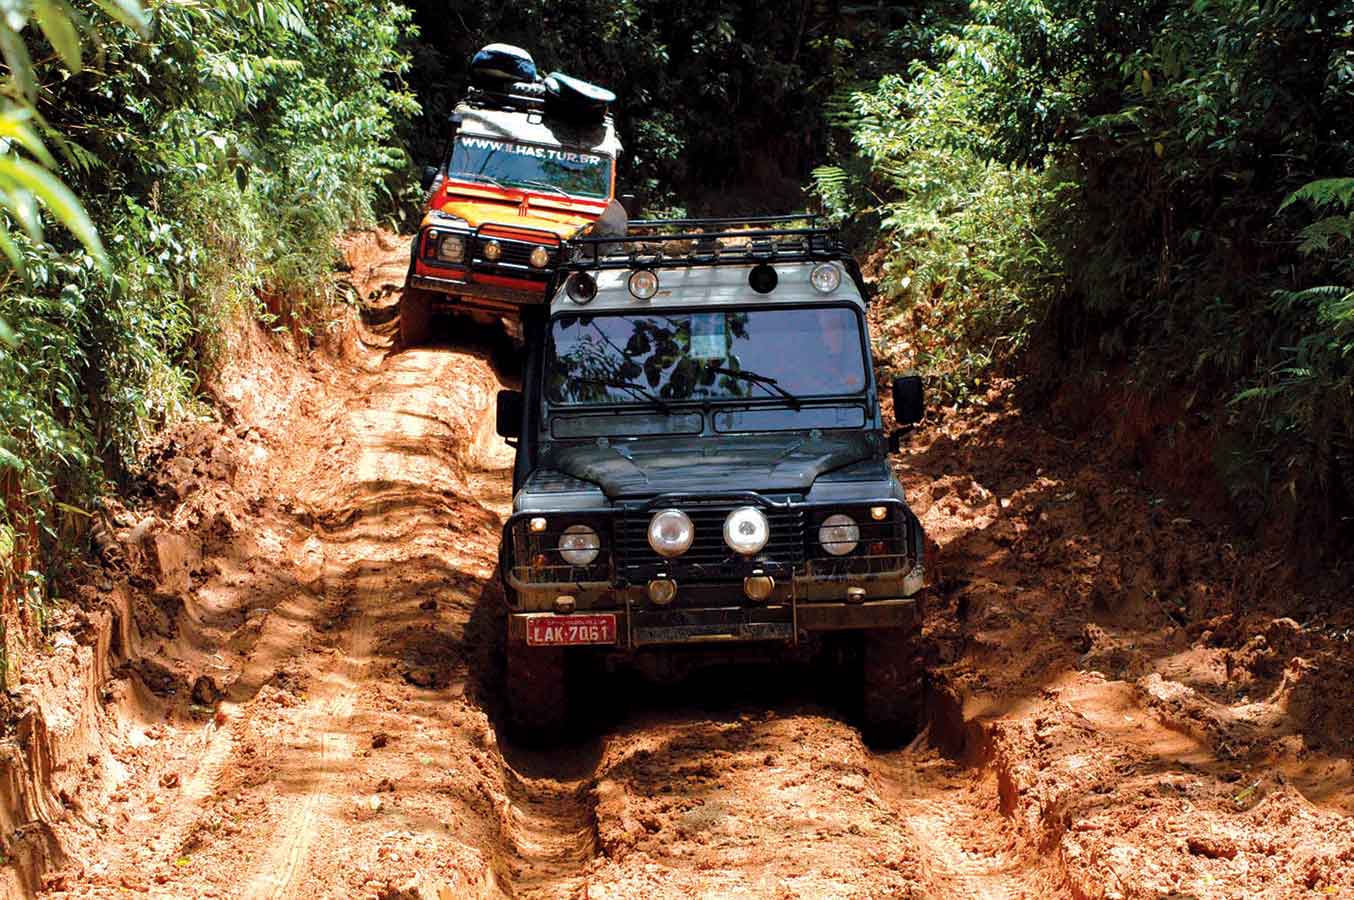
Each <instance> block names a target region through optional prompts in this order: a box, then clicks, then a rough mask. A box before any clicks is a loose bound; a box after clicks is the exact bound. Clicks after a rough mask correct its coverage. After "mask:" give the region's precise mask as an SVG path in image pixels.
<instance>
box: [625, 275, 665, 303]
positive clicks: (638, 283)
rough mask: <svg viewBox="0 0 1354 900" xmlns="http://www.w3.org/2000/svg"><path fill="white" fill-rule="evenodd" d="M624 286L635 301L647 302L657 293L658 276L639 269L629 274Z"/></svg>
mask: <svg viewBox="0 0 1354 900" xmlns="http://www.w3.org/2000/svg"><path fill="white" fill-rule="evenodd" d="M626 286H627V287H628V288H629V289H630V296H632V297H634V298H635V299H636V300H649V299H651V298H652V297H653V295H654V294H657V293H658V275H657V274H655V273H654V272H651V271H650V270H648V269H639V270H638V271H635V272H631V273H630V280H629V281H627V282H626Z"/></svg>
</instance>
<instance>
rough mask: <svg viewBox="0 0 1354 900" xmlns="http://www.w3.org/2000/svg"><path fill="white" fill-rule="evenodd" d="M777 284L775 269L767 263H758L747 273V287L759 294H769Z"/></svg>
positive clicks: (778, 277)
mask: <svg viewBox="0 0 1354 900" xmlns="http://www.w3.org/2000/svg"><path fill="white" fill-rule="evenodd" d="M779 282H780V276H779V275H777V274H776V267H775V266H772V265H770V264H768V263H758V264H757V265H755V266H753V267H752V271H751V272H749V273H748V286H749V287H750V288H752V289H753V290H754V291H756V292H757V293H759V294H769V293H771V292H772V291H774V290H775V289H776V285H777V284H778V283H779Z"/></svg>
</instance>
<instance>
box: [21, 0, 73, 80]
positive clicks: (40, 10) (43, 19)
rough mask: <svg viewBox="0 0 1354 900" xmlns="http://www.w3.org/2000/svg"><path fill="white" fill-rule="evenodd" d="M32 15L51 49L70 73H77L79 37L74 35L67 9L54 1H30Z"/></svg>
mask: <svg viewBox="0 0 1354 900" xmlns="http://www.w3.org/2000/svg"><path fill="white" fill-rule="evenodd" d="M32 2H33V15H34V17H35V18H36V19H37V20H38V27H39V28H41V29H42V33H43V35H45V36H46V38H47V40H48V42H49V43H51V45H52V48H53V49H54V50H56V52H57V53H58V54H59V55H60V56H61V59H62V61H63V62H64V63H65V64H66V65H67V66H68V67H69V68H70V70H71V71H72V72H79V71H80V67H81V59H80V36H79V35H78V34H76V31H75V24H74V23H73V22H72V21H71V18H70V14H69V13H68V11H67V8H63V6H62V4H60V3H58V2H56V0H32Z"/></svg>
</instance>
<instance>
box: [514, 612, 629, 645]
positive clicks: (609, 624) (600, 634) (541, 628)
mask: <svg viewBox="0 0 1354 900" xmlns="http://www.w3.org/2000/svg"><path fill="white" fill-rule="evenodd" d="M527 643H528V644H531V645H533V646H539V645H541V644H614V643H616V617H615V616H613V615H599V616H542V617H540V618H538V619H527Z"/></svg>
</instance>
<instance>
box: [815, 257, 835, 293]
mask: <svg viewBox="0 0 1354 900" xmlns="http://www.w3.org/2000/svg"><path fill="white" fill-rule="evenodd" d="M809 283H810V284H812V285H813V289H814V290H815V291H817V292H818V293H820V294H830V293H832V292H833V291H835V290H836V289H837V288H839V287H841V283H842V270H841V269H840V268H838V267H837V265H836V263H830V262H828V263H819V264H818V265H816V266H814V267H813V271H812V272H810V273H809Z"/></svg>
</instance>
